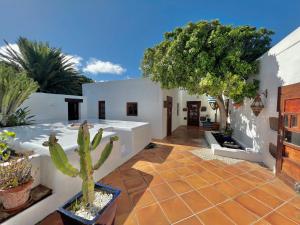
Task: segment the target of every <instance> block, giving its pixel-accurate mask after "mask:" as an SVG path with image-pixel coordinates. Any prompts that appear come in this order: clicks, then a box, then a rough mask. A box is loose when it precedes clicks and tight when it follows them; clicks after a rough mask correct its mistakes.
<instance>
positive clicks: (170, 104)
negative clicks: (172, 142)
mask: <svg viewBox="0 0 300 225" xmlns="http://www.w3.org/2000/svg"><path fill="white" fill-rule="evenodd" d="M172 107H173V98H172V97H170V96H167V136H170V135H171V134H172Z"/></svg>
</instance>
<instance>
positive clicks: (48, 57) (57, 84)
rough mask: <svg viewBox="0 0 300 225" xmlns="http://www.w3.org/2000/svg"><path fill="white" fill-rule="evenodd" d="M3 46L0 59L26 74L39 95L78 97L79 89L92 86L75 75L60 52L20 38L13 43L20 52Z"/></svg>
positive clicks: (80, 92)
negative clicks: (84, 85)
mask: <svg viewBox="0 0 300 225" xmlns="http://www.w3.org/2000/svg"><path fill="white" fill-rule="evenodd" d="M6 44H7V46H6V52H7V54H4V53H0V57H2V58H3V61H4V62H6V63H8V64H10V65H12V66H14V67H15V68H17V69H18V70H20V71H23V70H24V71H26V73H27V75H28V76H29V77H31V78H32V79H34V80H35V81H36V82H38V84H39V91H40V92H45V93H55V94H70V95H81V94H82V88H81V85H82V84H83V83H91V82H93V81H92V80H91V79H90V78H87V77H85V76H83V75H81V74H79V72H78V71H77V70H76V69H75V65H74V63H73V62H71V58H70V57H67V56H66V55H64V54H63V53H62V51H61V49H58V48H53V47H50V46H49V44H48V43H44V42H36V41H30V40H28V39H26V38H23V37H20V38H19V39H18V41H17V44H18V47H19V49H20V52H18V51H16V50H14V49H13V48H12V47H11V46H10V45H9V44H8V43H7V42H6Z"/></svg>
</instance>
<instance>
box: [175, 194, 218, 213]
mask: <svg viewBox="0 0 300 225" xmlns="http://www.w3.org/2000/svg"><path fill="white" fill-rule="evenodd" d="M180 197H181V198H182V199H183V201H185V203H186V204H187V205H188V206H189V207H190V208H191V209H192V210H193V212H194V213H198V212H200V211H202V210H204V209H207V208H209V207H211V206H212V204H211V203H209V202H208V201H207V200H206V199H205V198H204V197H203V196H202V195H200V194H199V193H198V192H197V191H191V192H188V193H185V194H183V195H181V196H180Z"/></svg>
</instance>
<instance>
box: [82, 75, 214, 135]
mask: <svg viewBox="0 0 300 225" xmlns="http://www.w3.org/2000/svg"><path fill="white" fill-rule="evenodd" d="M82 89H83V96H84V98H85V99H86V101H87V104H86V105H87V115H88V117H89V118H99V119H108V120H129V121H143V122H149V123H150V124H151V130H152V137H153V138H164V137H165V136H167V134H168V131H167V128H168V118H169V117H168V115H169V116H170V117H171V118H169V120H170V121H171V128H170V127H169V129H171V131H173V130H175V129H176V128H177V127H178V126H180V125H187V122H188V115H187V114H188V107H187V104H188V103H189V102H192V101H193V102H199V113H198V115H197V116H196V117H197V119H198V122H199V120H200V117H201V116H206V115H207V116H208V117H209V118H211V119H212V120H214V118H215V117H214V116H215V112H214V111H213V110H212V109H211V107H210V106H209V105H208V102H207V97H206V96H199V97H197V96H190V95H188V94H187V93H186V92H185V91H182V90H178V89H171V90H165V89H162V88H160V86H159V84H156V83H153V82H152V81H150V80H148V79H130V80H119V81H108V82H96V83H91V84H84V85H83V87H82ZM167 99H169V101H171V103H172V104H171V103H170V104H167V105H164V104H166V101H167ZM169 106H170V107H171V108H172V109H170V112H169V113H167V111H168V107H169ZM130 107H133V108H134V111H135V112H134V113H130ZM185 109H186V110H187V111H184V110H185ZM201 109H202V110H203V111H201ZM170 113H171V114H170Z"/></svg>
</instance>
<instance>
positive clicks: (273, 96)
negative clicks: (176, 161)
mask: <svg viewBox="0 0 300 225" xmlns="http://www.w3.org/2000/svg"><path fill="white" fill-rule="evenodd" d="M259 60H260V72H259V74H258V76H257V78H258V79H259V80H260V91H261V92H262V91H264V90H266V89H267V90H268V98H265V97H262V99H263V101H264V105H265V108H264V109H263V111H262V112H261V113H260V114H259V116H258V117H256V116H255V115H254V114H253V113H252V110H251V108H250V105H251V102H250V101H246V102H245V104H244V106H242V107H241V108H239V109H233V108H232V109H231V124H232V126H233V127H234V136H235V137H236V138H237V139H238V140H239V141H240V142H242V143H244V144H245V145H246V146H249V147H253V149H254V150H255V151H258V152H261V153H262V154H263V161H264V162H265V164H266V165H267V166H269V167H270V168H274V166H275V160H274V158H272V156H271V155H270V154H269V143H270V142H272V143H274V144H277V133H276V131H272V130H271V129H270V125H269V117H273V116H274V117H278V112H277V94H278V87H279V86H284V85H289V84H293V83H298V82H300V27H299V28H297V29H296V30H295V31H294V32H292V33H291V34H289V35H288V36H287V37H286V38H284V39H283V40H282V41H281V42H279V43H278V44H277V45H275V46H274V47H273V48H272V49H270V50H269V51H268V52H267V53H265V54H264V55H263V56H262V57H261V58H260V59H259Z"/></svg>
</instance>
